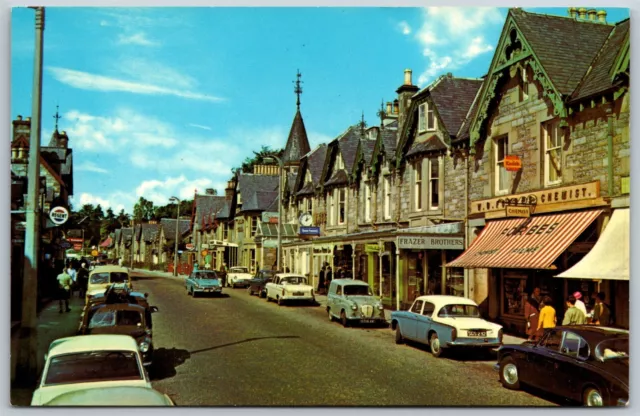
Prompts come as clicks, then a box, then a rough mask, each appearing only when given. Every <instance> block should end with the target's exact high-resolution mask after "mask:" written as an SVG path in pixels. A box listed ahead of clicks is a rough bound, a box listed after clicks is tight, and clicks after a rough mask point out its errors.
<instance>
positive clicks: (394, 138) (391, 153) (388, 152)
mask: <svg viewBox="0 0 640 416" xmlns="http://www.w3.org/2000/svg"><path fill="white" fill-rule="evenodd" d="M381 134H382V147H383V150H384V155H385V157H386V158H387V160H393V158H394V157H395V156H396V146H397V143H398V131H397V130H389V129H387V128H385V129H384V130H382V131H381Z"/></svg>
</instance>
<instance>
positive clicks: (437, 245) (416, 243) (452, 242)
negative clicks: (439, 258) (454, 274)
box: [398, 236, 464, 250]
mask: <svg viewBox="0 0 640 416" xmlns="http://www.w3.org/2000/svg"><path fill="white" fill-rule="evenodd" d="M398 248H400V249H417V250H426V249H436V250H464V237H439V236H420V237H417V236H415V237H398Z"/></svg>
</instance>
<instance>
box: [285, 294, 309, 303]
mask: <svg viewBox="0 0 640 416" xmlns="http://www.w3.org/2000/svg"><path fill="white" fill-rule="evenodd" d="M280 298H281V299H282V300H306V301H309V302H315V301H316V298H315V297H313V296H309V295H304V296H294V295H285V296H280Z"/></svg>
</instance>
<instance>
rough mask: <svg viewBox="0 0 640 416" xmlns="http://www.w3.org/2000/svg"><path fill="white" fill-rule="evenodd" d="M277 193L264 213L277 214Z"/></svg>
mask: <svg viewBox="0 0 640 416" xmlns="http://www.w3.org/2000/svg"><path fill="white" fill-rule="evenodd" d="M277 194H278V193H277V192H276V197H275V198H274V199H273V202H271V204H270V205H269V206H268V207H266V208H265V212H278V209H279V207H278V195H277Z"/></svg>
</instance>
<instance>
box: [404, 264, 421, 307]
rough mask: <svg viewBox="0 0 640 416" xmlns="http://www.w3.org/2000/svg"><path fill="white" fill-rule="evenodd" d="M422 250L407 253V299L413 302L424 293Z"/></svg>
mask: <svg viewBox="0 0 640 416" xmlns="http://www.w3.org/2000/svg"><path fill="white" fill-rule="evenodd" d="M423 258H424V253H423V252H418V253H407V301H408V302H413V301H414V300H415V299H417V298H418V297H419V296H422V295H423V294H424V273H423V269H422V262H423Z"/></svg>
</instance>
